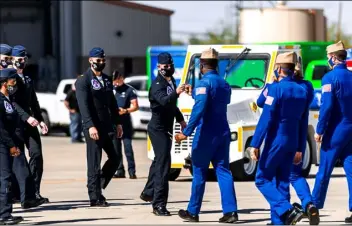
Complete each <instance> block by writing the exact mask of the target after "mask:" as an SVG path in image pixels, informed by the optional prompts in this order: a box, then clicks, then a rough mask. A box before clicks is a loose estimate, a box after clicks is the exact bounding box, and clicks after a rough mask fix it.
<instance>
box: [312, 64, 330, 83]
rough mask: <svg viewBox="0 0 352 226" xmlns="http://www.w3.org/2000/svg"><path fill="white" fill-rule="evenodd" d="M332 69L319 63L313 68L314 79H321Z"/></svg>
mask: <svg viewBox="0 0 352 226" xmlns="http://www.w3.org/2000/svg"><path fill="white" fill-rule="evenodd" d="M329 71H330V69H329V66H326V65H317V66H315V67H314V70H313V78H312V79H313V80H321V79H322V78H323V76H324V75H325V74H326V73H328V72H329Z"/></svg>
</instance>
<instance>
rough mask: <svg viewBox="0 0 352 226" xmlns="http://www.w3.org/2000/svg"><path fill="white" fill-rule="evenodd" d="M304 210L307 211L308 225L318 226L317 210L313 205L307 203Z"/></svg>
mask: <svg viewBox="0 0 352 226" xmlns="http://www.w3.org/2000/svg"><path fill="white" fill-rule="evenodd" d="M306 209H307V215H308V219H309V224H310V225H319V223H320V217H319V210H318V208H317V207H316V206H315V205H314V204H313V203H309V204H308V205H307V208H306Z"/></svg>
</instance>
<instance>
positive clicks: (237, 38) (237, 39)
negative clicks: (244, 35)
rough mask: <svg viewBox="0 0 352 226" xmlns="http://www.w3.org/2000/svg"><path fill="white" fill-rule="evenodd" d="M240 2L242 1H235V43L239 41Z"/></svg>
mask: <svg viewBox="0 0 352 226" xmlns="http://www.w3.org/2000/svg"><path fill="white" fill-rule="evenodd" d="M242 3H243V1H236V6H235V8H236V13H235V18H236V26H235V29H236V30H235V32H236V33H235V34H236V39H235V44H238V43H239V39H240V16H241V15H240V13H241V10H242Z"/></svg>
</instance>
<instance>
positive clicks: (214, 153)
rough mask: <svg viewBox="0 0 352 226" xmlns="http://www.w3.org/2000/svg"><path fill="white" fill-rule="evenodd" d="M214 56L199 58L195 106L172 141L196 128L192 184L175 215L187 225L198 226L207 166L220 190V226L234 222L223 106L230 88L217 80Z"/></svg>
mask: <svg viewBox="0 0 352 226" xmlns="http://www.w3.org/2000/svg"><path fill="white" fill-rule="evenodd" d="M217 66H218V52H217V51H216V50H215V49H212V48H210V49H208V50H205V51H204V52H203V53H202V55H201V57H200V70H201V73H202V79H201V80H200V81H199V84H198V85H197V86H196V89H195V90H194V92H193V98H194V99H195V105H194V107H193V109H192V114H191V117H190V120H189V123H188V126H187V127H186V128H184V129H183V131H182V133H179V134H176V136H175V139H176V141H177V142H181V141H182V140H184V139H186V138H187V137H188V136H190V135H191V134H192V133H193V131H194V130H195V128H196V127H197V130H196V134H195V136H194V139H193V144H192V153H191V158H192V167H193V181H192V193H191V198H190V202H189V204H188V208H187V210H180V211H179V212H178V215H179V216H180V217H181V218H182V219H184V220H187V221H191V222H198V221H199V216H198V215H199V212H200V209H201V205H202V201H203V196H204V190H205V183H206V180H207V173H208V169H209V164H210V162H211V163H212V165H213V167H214V169H215V172H216V175H217V178H218V183H219V186H220V191H221V203H222V209H223V214H224V215H223V217H221V218H220V219H219V222H220V223H234V222H236V221H238V215H237V200H236V193H235V188H234V183H233V177H232V174H231V171H230V168H229V165H230V159H229V154H230V150H229V149H230V140H231V139H230V136H231V134H230V128H229V124H228V122H227V105H228V104H229V103H230V100H231V87H230V85H229V84H228V83H227V82H226V81H225V80H224V78H222V77H220V76H219V74H218V72H217V71H216V68H217Z"/></svg>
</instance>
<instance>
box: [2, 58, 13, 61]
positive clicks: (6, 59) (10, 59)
mask: <svg viewBox="0 0 352 226" xmlns="http://www.w3.org/2000/svg"><path fill="white" fill-rule="evenodd" d="M3 60H4V61H12V60H13V57H4V58H3Z"/></svg>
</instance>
